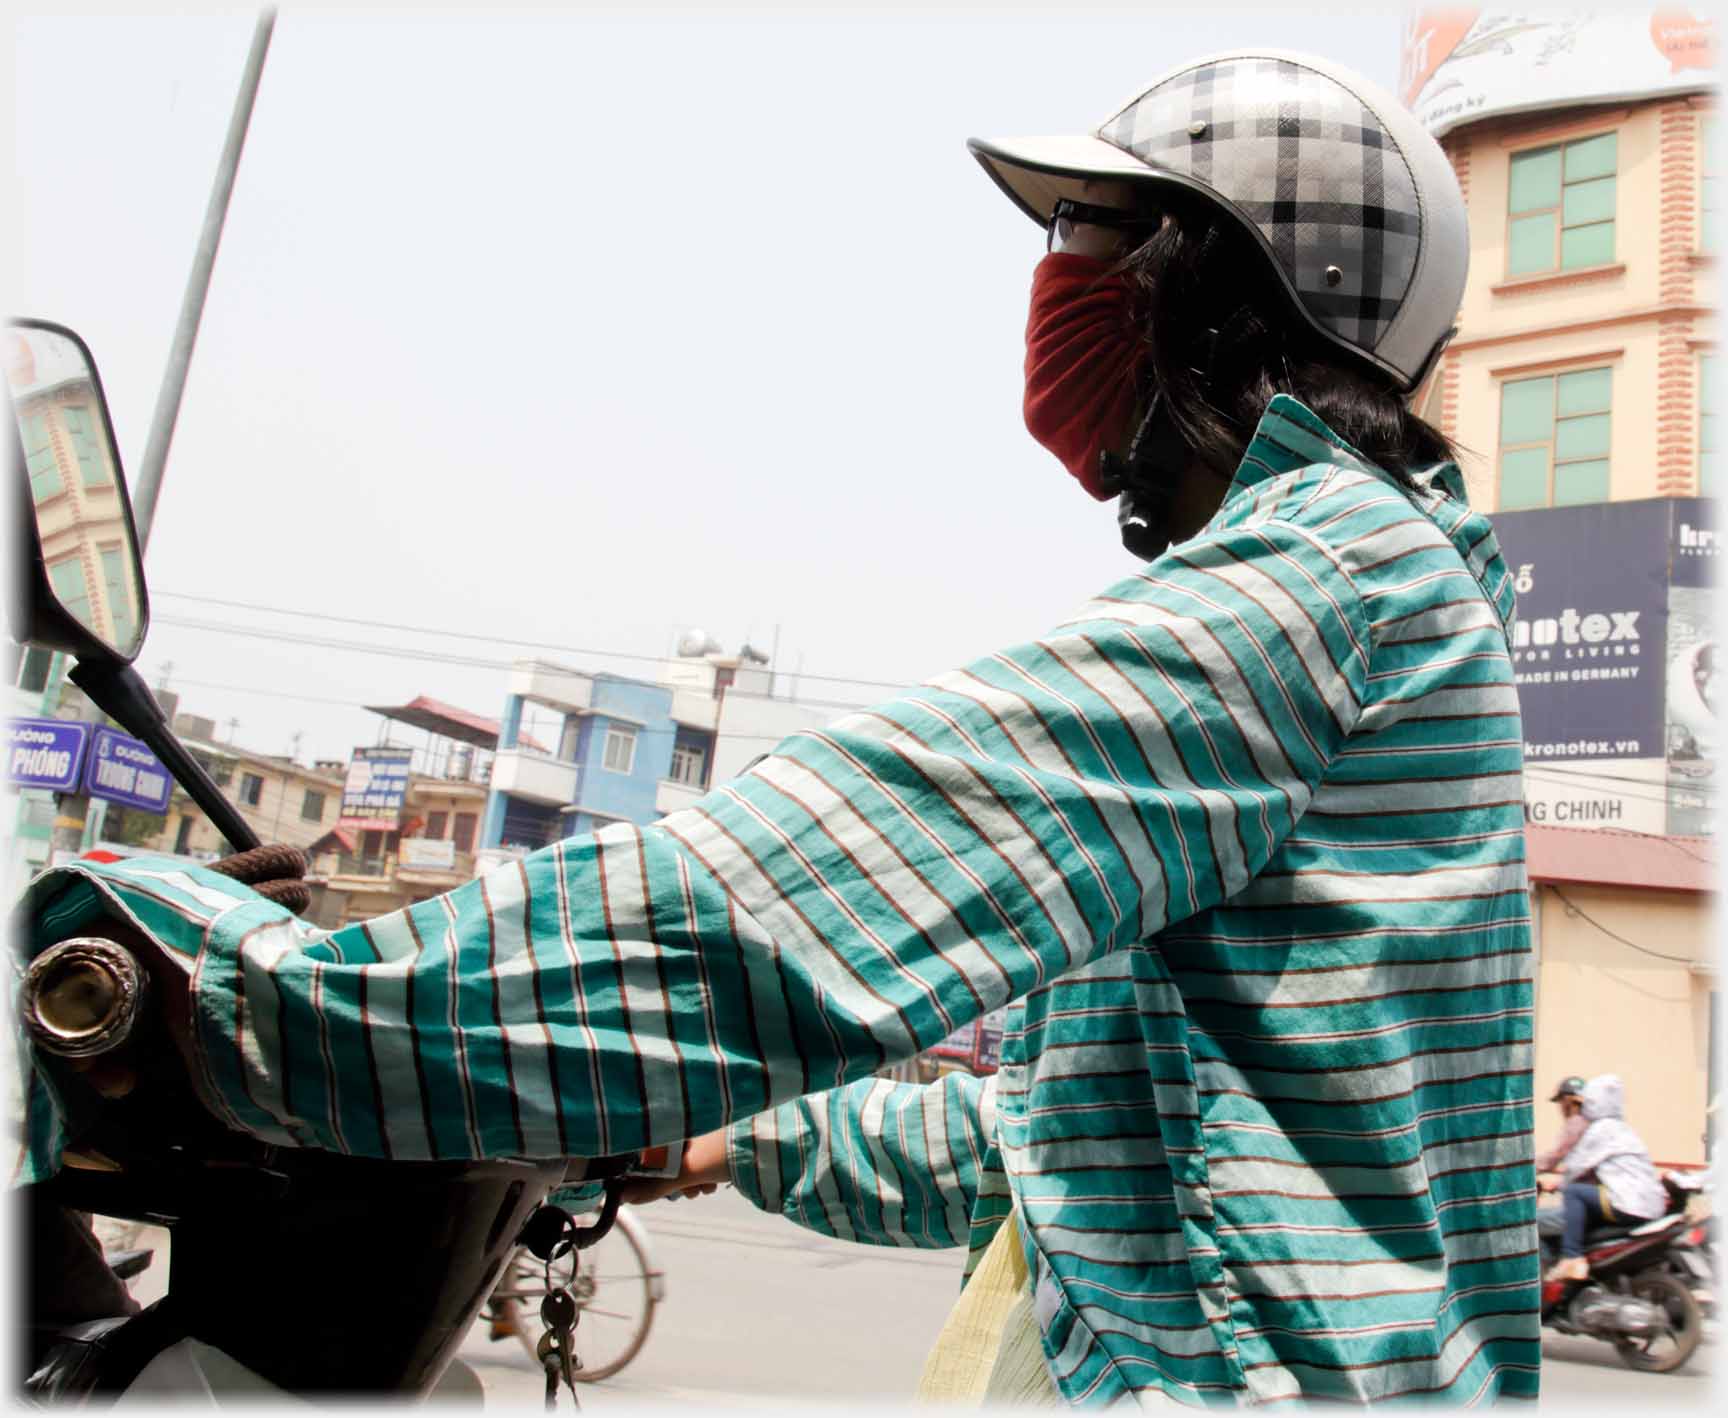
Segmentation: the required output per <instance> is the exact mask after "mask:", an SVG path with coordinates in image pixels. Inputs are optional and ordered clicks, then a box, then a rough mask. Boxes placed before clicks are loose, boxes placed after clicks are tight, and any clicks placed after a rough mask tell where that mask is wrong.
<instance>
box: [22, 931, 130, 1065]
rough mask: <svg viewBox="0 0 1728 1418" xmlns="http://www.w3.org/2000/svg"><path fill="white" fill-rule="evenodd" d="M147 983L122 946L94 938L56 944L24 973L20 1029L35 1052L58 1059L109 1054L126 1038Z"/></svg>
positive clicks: (128, 1035) (37, 958)
mask: <svg viewBox="0 0 1728 1418" xmlns="http://www.w3.org/2000/svg"><path fill="white" fill-rule="evenodd" d="M147 978H148V977H147V976H146V975H145V972H144V968H143V966H141V965H140V964H139V963H138V960H137V957H136V956H134V955H133V954H132V952H131V951H130V950H128V949H126V947H125V946H123V945H117V944H115V943H114V942H113V941H111V940H103V939H100V938H99V937H96V936H78V937H74V938H73V939H71V940H64V941H61V942H60V943H59V944H58V945H53V946H50V947H49V948H48V949H47V950H45V951H43V952H42V953H41V954H40V955H38V956H37V957H36V958H35V959H34V960H32V961H31V962H30V965H29V968H28V969H27V970H25V972H24V985H23V990H22V993H21V996H20V1009H21V1012H22V1014H23V1019H24V1027H25V1029H26V1030H28V1031H29V1034H30V1037H31V1038H32V1039H33V1040H34V1041H35V1043H36V1046H37V1048H39V1049H42V1050H44V1051H45V1052H47V1053H50V1054H54V1055H57V1056H58V1057H60V1058H68V1059H91V1058H97V1057H100V1056H101V1055H103V1054H107V1053H111V1052H112V1051H114V1050H115V1049H118V1048H120V1047H121V1046H122V1045H124V1044H125V1043H126V1041H127V1040H128V1039H129V1038H130V1037H131V1035H132V1029H133V1026H134V1025H135V1024H136V1023H137V1022H138V1018H139V1016H140V1014H141V1013H142V1012H143V1003H144V996H145V991H146V988H147Z"/></svg>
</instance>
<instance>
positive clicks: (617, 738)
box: [601, 724, 636, 773]
mask: <svg viewBox="0 0 1728 1418" xmlns="http://www.w3.org/2000/svg"><path fill="white" fill-rule="evenodd" d="M601 764H602V766H604V767H606V768H609V769H611V770H612V771H613V772H614V773H628V772H629V771H630V770H631V769H632V768H633V767H635V765H636V730H635V729H633V728H631V727H630V725H628V724H608V725H607V726H606V755H605V757H604V758H602V759H601Z"/></svg>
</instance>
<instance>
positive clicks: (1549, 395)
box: [1418, 94, 1716, 511]
mask: <svg viewBox="0 0 1728 1418" xmlns="http://www.w3.org/2000/svg"><path fill="white" fill-rule="evenodd" d="M1713 102H1714V101H1713V99H1712V98H1711V97H1710V96H1708V95H1704V94H1687V95H1682V96H1678V97H1672V98H1663V99H1656V100H1647V101H1644V102H1638V103H1624V104H1614V105H1608V106H1600V105H1597V106H1591V107H1589V108H1582V109H1579V108H1570V109H1562V110H1558V111H1548V112H1541V113H1535V114H1529V113H1523V114H1515V115H1508V116H1505V117H1501V118H1494V119H1486V120H1482V121H1479V122H1476V123H1473V124H1470V125H1469V126H1468V127H1465V128H1462V129H1458V130H1455V131H1453V132H1451V133H1449V134H1447V135H1446V137H1445V138H1444V139H1443V140H1442V146H1443V147H1444V148H1445V149H1446V152H1447V155H1448V156H1449V157H1450V158H1451V159H1452V166H1453V170H1454V171H1455V172H1456V173H1457V175H1458V184H1459V186H1460V187H1461V188H1462V189H1463V191H1464V196H1465V200H1466V201H1467V203H1468V204H1469V208H1470V233H1471V252H1470V280H1469V283H1468V285H1467V287H1466V289H1465V294H1464V305H1463V309H1462V310H1461V311H1460V314H1459V320H1458V334H1457V335H1456V336H1455V337H1454V338H1453V340H1452V343H1451V344H1450V345H1449V346H1448V347H1447V350H1446V353H1445V354H1444V355H1443V356H1442V358H1441V361H1440V364H1439V366H1438V368H1437V369H1436V371H1435V373H1434V375H1433V376H1432V377H1431V378H1430V380H1429V382H1428V385H1427V386H1426V387H1425V389H1424V390H1423V391H1422V392H1421V393H1420V394H1419V395H1418V399H1419V405H1418V406H1419V407H1420V408H1421V409H1422V410H1423V412H1424V413H1425V414H1426V415H1427V416H1428V417H1429V418H1430V419H1431V420H1432V421H1434V422H1435V423H1437V424H1438V426H1439V427H1440V428H1441V430H1442V431H1443V432H1445V433H1446V434H1447V435H1448V436H1449V437H1451V438H1453V439H1454V440H1456V441H1457V442H1458V443H1459V444H1461V445H1462V446H1463V448H1464V449H1465V450H1466V456H1465V458H1464V460H1463V463H1462V467H1463V470H1464V474H1465V480H1466V483H1467V484H1468V486H1469V489H1470V497H1471V501H1472V503H1474V504H1475V505H1476V506H1478V507H1481V508H1483V509H1485V510H1492V511H1498V510H1512V509H1517V508H1526V507H1542V506H1558V505H1567V504H1572V503H1580V502H1606V501H1626V500H1630V499H1634V498H1647V497H1672V496H1684V495H1713V494H1714V491H1715V489H1714V488H1713V487H1711V486H1710V483H1709V473H1708V469H1707V464H1706V462H1705V459H1704V458H1703V454H1704V452H1705V451H1706V444H1707V443H1708V441H1709V438H1710V434H1711V425H1710V421H1709V416H1710V412H1711V411H1710V408H1709V399H1708V397H1707V396H1706V390H1707V389H1708V387H1709V384H1710V376H1711V364H1710V360H1711V356H1712V352H1713V351H1714V348H1715V337H1714V330H1713V315H1714V310H1715V300H1716V278H1715V264H1716V263H1715V256H1714V253H1713V251H1712V250H1711V249H1710V248H1711V244H1712V237H1713V229H1712V223H1711V215H1712V214H1711V212H1710V210H1709V207H1708V205H1707V204H1708V203H1711V202H1712V201H1713V199H1714V193H1715V188H1714V185H1713V184H1712V183H1711V181H1710V179H1709V168H1710V161H1709V154H1710V151H1711V147H1710V142H1709V139H1708V137H1707V135H1708V133H1709V124H1710V121H1711V112H1712V107H1713ZM1568 213H1570V214H1571V215H1572V216H1574V217H1578V218H1583V217H1586V216H1588V217H1592V218H1595V220H1591V221H1582V220H1580V221H1579V223H1578V224H1577V225H1571V226H1569V225H1566V222H1567V220H1568Z"/></svg>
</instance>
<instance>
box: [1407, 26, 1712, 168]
mask: <svg viewBox="0 0 1728 1418" xmlns="http://www.w3.org/2000/svg"><path fill="white" fill-rule="evenodd" d="M1716 46H1717V37H1716V21H1715V19H1714V18H1713V17H1712V16H1710V15H1708V14H1701V15H1694V14H1693V13H1691V12H1690V11H1686V10H1647V9H1641V8H1640V9H1626V8H1618V9H1600V10H1598V9H1589V10H1583V9H1562V8H1560V7H1558V6H1556V7H1555V8H1553V9H1551V10H1546V11H1536V12H1531V11H1518V12H1507V11H1484V10H1480V9H1476V8H1473V7H1469V6H1460V7H1458V8H1456V9H1445V10H1421V11H1418V12H1416V13H1414V14H1413V15H1411V16H1410V17H1409V18H1408V19H1406V20H1405V22H1404V39H1403V46H1402V51H1401V55H1400V59H1401V62H1400V65H1399V83H1398V89H1399V93H1398V96H1399V97H1400V98H1401V99H1403V100H1404V102H1405V104H1406V105H1407V106H1408V107H1409V108H1410V110H1411V111H1412V112H1413V113H1415V115H1416V117H1417V118H1418V119H1419V120H1420V121H1421V122H1422V123H1423V124H1424V125H1425V126H1426V127H1427V129H1428V131H1429V132H1430V133H1432V134H1434V136H1435V137H1440V136H1441V135H1442V134H1445V133H1448V132H1450V131H1451V130H1452V129H1454V128H1456V127H1458V126H1459V125H1460V124H1463V123H1473V122H1475V121H1476V120H1477V119H1479V118H1489V117H1492V116H1494V115H1496V114H1506V113H1527V112H1531V111H1535V110H1540V109H1548V108H1557V107H1565V106H1569V105H1574V104H1586V103H1609V102H1613V101H1616V100H1622V99H1641V98H1657V97H1661V96H1663V95H1666V94H1682V93H1696V92H1698V91H1700V90H1706V89H1710V88H1712V87H1714V85H1715V83H1716V70H1717V48H1716Z"/></svg>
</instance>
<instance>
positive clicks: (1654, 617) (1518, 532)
mask: <svg viewBox="0 0 1728 1418" xmlns="http://www.w3.org/2000/svg"><path fill="white" fill-rule="evenodd" d="M1714 511H1715V509H1714V503H1712V502H1711V501H1710V500H1709V499H1706V498H1696V497H1679V498H1648V499H1643V500H1640V501H1634V502H1607V503H1592V504H1587V505H1584V506H1579V507H1544V508H1534V509H1531V510H1529V511H1523V512H1502V513H1498V514H1496V516H1495V517H1494V519H1493V520H1494V531H1495V534H1496V535H1497V536H1498V538H1499V541H1500V550H1501V553H1502V555H1503V556H1504V557H1505V560H1506V563H1507V565H1508V566H1509V567H1510V568H1511V571H1512V574H1513V584H1514V589H1515V590H1516V591H1517V594H1518V613H1517V619H1516V621H1515V622H1514V624H1513V636H1512V639H1513V648H1512V659H1513V669H1514V672H1515V673H1516V676H1517V682H1518V695H1519V704H1520V708H1521V711H1522V715H1523V720H1524V782H1525V802H1526V806H1527V809H1528V812H1529V816H1530V820H1531V821H1532V822H1540V823H1546V824H1551V825H1555V826H1562V827H1618V828H1622V829H1624V830H1628V831H1633V832H1649V833H1664V832H1666V833H1674V834H1684V835H1697V834H1700V833H1703V832H1707V831H1708V830H1709V822H1710V804H1711V801H1712V798H1713V790H1714V773H1715V769H1714V764H1715V752H1716V740H1717V729H1716V721H1717V711H1718V709H1719V705H1718V702H1717V695H1716V683H1715V654H1716V646H1715V638H1716V637H1715V618H1714V609H1713V607H1714V599H1715V589H1714V588H1715V582H1716V558H1717V556H1718V555H1719V547H1718V545H1717V533H1716V526H1715V515H1714Z"/></svg>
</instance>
